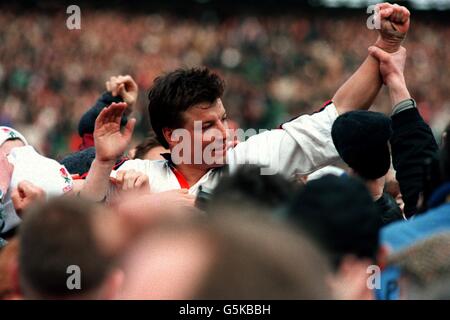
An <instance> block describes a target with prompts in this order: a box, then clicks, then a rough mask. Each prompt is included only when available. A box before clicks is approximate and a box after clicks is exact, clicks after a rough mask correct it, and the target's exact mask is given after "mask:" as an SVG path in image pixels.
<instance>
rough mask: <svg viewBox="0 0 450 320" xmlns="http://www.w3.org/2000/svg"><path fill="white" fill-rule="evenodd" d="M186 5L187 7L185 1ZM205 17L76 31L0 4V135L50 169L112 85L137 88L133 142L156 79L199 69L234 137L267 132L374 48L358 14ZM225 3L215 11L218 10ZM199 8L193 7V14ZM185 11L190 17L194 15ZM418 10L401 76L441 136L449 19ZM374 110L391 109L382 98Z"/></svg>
mask: <svg viewBox="0 0 450 320" xmlns="http://www.w3.org/2000/svg"><path fill="white" fill-rule="evenodd" d="M188 2H189V1H188ZM228 2H229V4H230V6H229V7H227V10H226V12H225V11H224V10H222V9H223V7H222V8H221V7H220V6H219V7H217V8H214V7H211V6H208V8H207V10H201V3H198V4H197V6H196V10H192V12H190V11H189V8H183V7H180V6H178V7H176V8H174V9H173V10H171V9H170V8H167V7H166V8H164V9H161V10H158V9H155V8H153V7H151V6H150V7H148V8H146V7H140V8H139V10H131V11H130V10H122V8H121V7H120V6H110V7H105V6H101V7H95V6H92V5H89V3H87V2H86V3H83V4H81V5H80V8H81V30H68V29H67V27H66V19H67V17H68V16H69V15H68V14H66V12H65V8H64V7H63V6H61V7H60V8H59V9H58V10H56V9H55V8H53V9H52V10H43V9H42V8H36V7H35V6H27V5H21V6H19V7H17V6H15V7H10V6H7V5H0V9H1V10H0V125H8V126H12V127H15V128H17V129H19V130H20V131H21V132H23V133H24V134H25V135H26V136H27V137H30V140H32V141H30V142H31V143H32V144H33V145H34V146H36V147H37V148H38V149H39V150H40V151H41V152H43V153H44V154H46V155H49V156H51V157H55V158H57V159H59V158H61V157H62V156H64V155H66V154H67V153H68V152H70V151H73V150H76V149H77V147H78V145H79V143H80V140H79V137H78V135H77V124H78V120H79V118H80V117H81V115H82V114H83V113H84V112H85V111H86V110H87V109H88V108H89V107H90V106H92V105H93V104H94V103H95V101H96V99H97V98H98V96H99V95H100V94H101V92H102V91H104V89H105V81H106V80H107V79H108V78H109V77H110V76H113V75H118V74H130V75H132V76H133V77H134V78H135V79H136V81H137V82H138V85H139V87H140V96H139V99H138V103H137V106H136V112H135V116H136V117H137V118H138V127H137V132H136V135H135V136H136V142H137V141H138V140H139V138H140V137H143V136H144V135H145V134H146V132H147V131H148V130H149V121H148V118H147V111H146V107H147V98H146V94H147V92H148V88H149V87H150V86H151V84H152V81H153V79H154V78H155V77H156V76H157V75H159V74H160V73H162V72H164V71H168V70H172V69H174V68H177V67H183V66H186V67H192V66H200V65H206V66H208V67H210V68H213V69H215V70H216V71H218V72H220V73H221V74H222V75H223V76H224V77H225V79H226V81H227V91H226V95H225V98H224V103H225V106H226V107H227V109H228V114H229V117H230V118H231V119H233V120H235V121H236V122H237V123H238V124H239V125H240V126H241V127H242V128H256V129H258V128H265V129H269V128H273V127H276V126H277V125H278V124H280V123H282V122H283V121H284V120H287V119H289V118H292V117H293V116H295V115H299V114H303V113H310V112H312V111H315V110H317V109H319V108H320V107H321V105H322V104H323V103H324V102H325V101H327V100H328V99H330V98H331V97H332V95H333V94H334V92H335V91H336V89H337V88H338V87H339V85H340V84H341V83H342V82H343V81H344V80H345V79H346V78H347V77H348V76H349V75H350V74H351V73H353V72H354V71H355V69H356V68H357V67H358V65H359V64H360V63H361V62H362V60H363V59H364V58H365V56H366V55H367V48H368V46H369V45H370V44H372V43H373V42H374V40H375V38H376V33H375V31H371V30H369V29H368V28H367V27H366V20H367V19H368V17H369V15H368V14H367V13H366V11H365V9H357V10H356V9H353V10H350V9H334V10H332V11H330V9H326V10H324V9H321V8H318V7H308V6H303V5H302V6H296V4H295V2H293V1H289V5H287V6H285V7H283V9H279V10H274V11H273V12H267V10H260V11H258V8H257V7H254V8H251V10H248V7H246V8H244V9H242V10H240V7H239V5H237V4H236V3H235V1H228ZM222 5H223V4H222ZM199 8H200V9H199ZM191 9H192V8H191ZM429 17H430V16H429V15H428V14H427V13H426V12H414V13H413V20H412V23H413V25H412V27H411V31H410V34H409V35H408V39H407V41H406V47H407V49H408V51H409V53H410V56H409V60H408V64H407V71H406V77H407V82H408V86H409V88H410V90H411V93H412V95H413V96H414V98H415V99H416V100H417V102H418V106H419V109H420V112H421V114H422V116H423V117H424V118H425V120H426V121H427V122H428V123H429V124H430V125H431V127H432V128H433V130H434V131H435V134H436V136H437V137H438V136H439V134H440V133H441V131H442V130H443V129H444V127H445V125H446V124H447V122H448V119H449V118H450V94H449V83H450V73H448V72H444V71H446V70H447V69H448V68H449V67H450V41H448V39H450V23H449V22H448V21H449V19H448V18H449V17H450V12H448V11H446V12H440V13H439V14H433V19H430V18H429ZM374 109H375V110H378V111H383V112H386V113H388V112H389V111H390V109H391V106H390V105H389V100H388V97H387V95H386V92H383V94H382V95H381V96H380V97H379V98H378V99H377V101H376V103H375V106H374Z"/></svg>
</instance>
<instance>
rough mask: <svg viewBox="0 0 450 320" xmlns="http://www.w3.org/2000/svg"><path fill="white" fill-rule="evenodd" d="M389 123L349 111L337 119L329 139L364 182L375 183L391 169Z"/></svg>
mask: <svg viewBox="0 0 450 320" xmlns="http://www.w3.org/2000/svg"><path fill="white" fill-rule="evenodd" d="M391 134H392V127H391V119H390V118H389V117H387V116H385V115H384V114H382V113H378V112H372V111H351V112H347V113H344V114H342V115H340V116H339V117H338V118H337V119H336V121H335V122H334V124H333V127H332V129H331V135H332V138H333V143H334V145H335V147H336V150H337V151H338V153H339V156H340V157H341V158H342V160H344V162H345V163H346V164H347V165H348V166H349V167H350V168H351V169H353V170H354V172H355V173H356V174H357V175H358V176H360V177H361V178H363V179H365V180H376V179H379V178H381V177H383V176H384V175H386V173H387V172H388V170H389V168H390V165H391V154H390V151H389V138H390V137H391Z"/></svg>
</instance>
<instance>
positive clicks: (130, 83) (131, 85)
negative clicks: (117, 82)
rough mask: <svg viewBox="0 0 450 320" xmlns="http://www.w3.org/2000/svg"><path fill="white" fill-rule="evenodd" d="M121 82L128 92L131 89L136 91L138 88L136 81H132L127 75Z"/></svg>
mask: <svg viewBox="0 0 450 320" xmlns="http://www.w3.org/2000/svg"><path fill="white" fill-rule="evenodd" d="M123 81H124V82H125V84H126V86H127V89H128V90H130V89H132V88H133V89H137V87H138V85H137V83H136V81H134V79H133V78H132V77H131V76H130V75H129V74H127V75H126V76H124V77H123Z"/></svg>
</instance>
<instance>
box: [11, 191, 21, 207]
mask: <svg viewBox="0 0 450 320" xmlns="http://www.w3.org/2000/svg"><path fill="white" fill-rule="evenodd" d="M11 199H12V201H13V202H16V201H20V199H21V196H20V193H19V189H18V188H14V189H13V191H11ZM14 206H16V205H15V204H14Z"/></svg>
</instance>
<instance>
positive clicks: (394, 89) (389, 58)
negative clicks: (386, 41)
mask: <svg viewBox="0 0 450 320" xmlns="http://www.w3.org/2000/svg"><path fill="white" fill-rule="evenodd" d="M369 53H370V55H371V56H372V57H374V58H375V59H377V60H378V61H379V63H380V73H381V76H382V78H383V82H384V83H385V84H386V85H387V86H388V87H389V95H390V97H391V103H392V106H396V105H397V104H398V103H400V102H402V101H404V100H407V99H411V95H410V93H409V91H408V88H407V86H406V81H405V76H404V74H403V71H404V68H405V61H406V49H405V48H403V47H400V49H399V50H398V51H397V52H396V53H387V52H385V51H383V50H381V49H380V48H377V47H374V46H373V47H370V48H369Z"/></svg>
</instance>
